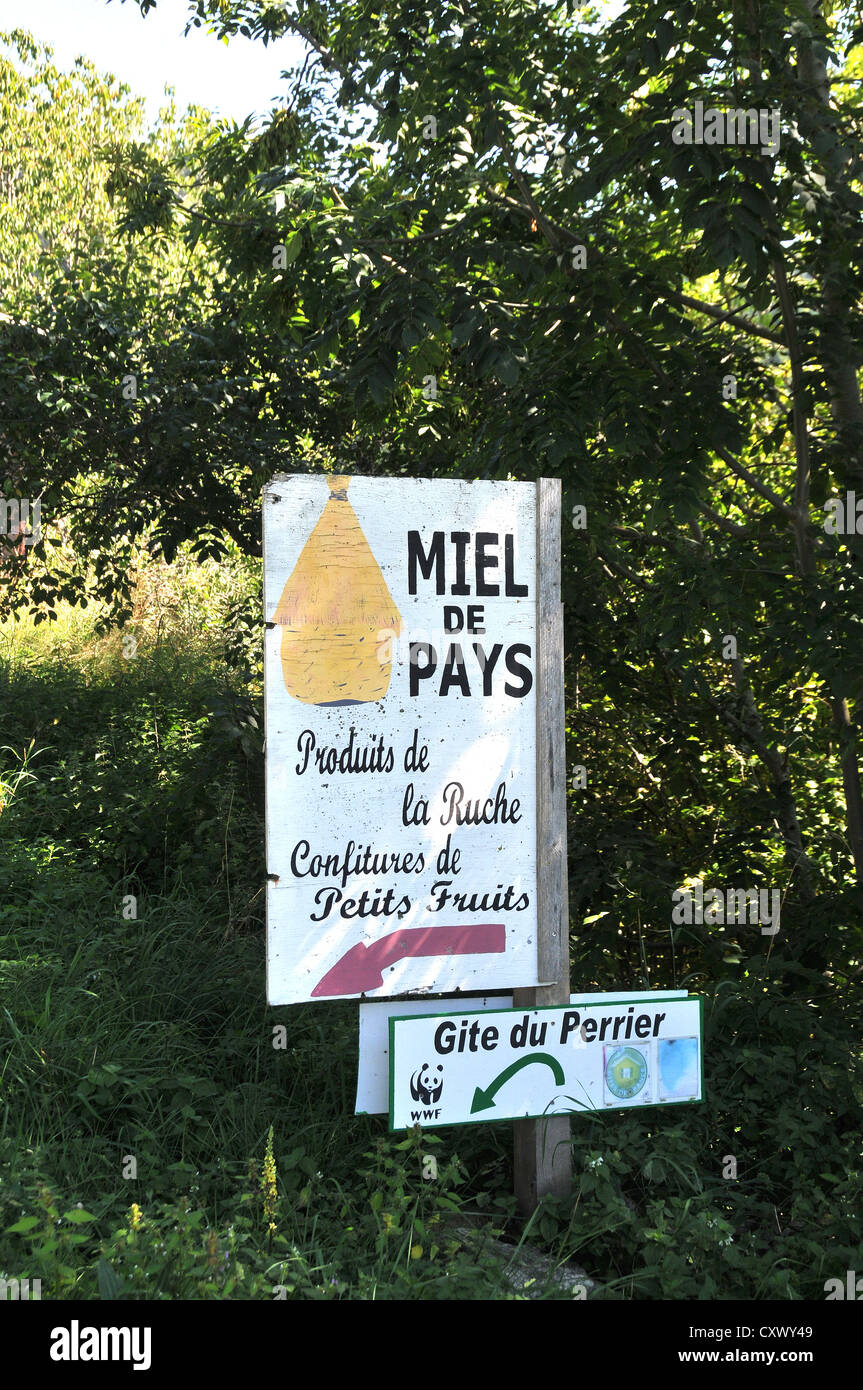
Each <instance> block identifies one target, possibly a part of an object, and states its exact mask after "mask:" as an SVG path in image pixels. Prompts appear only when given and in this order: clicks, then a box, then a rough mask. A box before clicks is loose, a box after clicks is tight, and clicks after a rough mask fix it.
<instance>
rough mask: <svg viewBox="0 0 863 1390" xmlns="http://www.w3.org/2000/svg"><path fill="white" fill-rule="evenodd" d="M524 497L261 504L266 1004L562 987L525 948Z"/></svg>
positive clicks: (386, 496)
mask: <svg viewBox="0 0 863 1390" xmlns="http://www.w3.org/2000/svg"><path fill="white" fill-rule="evenodd" d="M540 498H541V492H540V490H539V489H538V487H537V485H535V484H533V483H517V482H500V483H498V482H495V483H492V482H484V481H479V482H460V481H450V480H424V479H407V478H365V477H350V478H348V477H335V476H301V475H296V476H290V477H283V478H276V479H274V480H273V482H272V483H270V484H269V486H268V487H267V488H266V489H265V492H264V603H265V616H266V620H267V633H266V644H265V700H266V753H267V868H268V878H269V882H268V897H267V922H268V927H267V979H268V998H269V1002H270V1003H271V1004H291V1003H298V1002H301V1001H305V1000H312V999H336V998H349V997H358V996H364V997H372V998H373V997H389V996H393V995H406V994H407V995H410V994H423V993H425V994H428V993H431V992H434V993H436V994H453V993H456V992H458V991H461V990H468V989H469V990H478V989H480V990H492V989H498V990H499V989H500V988H519V989H525V988H528V989H529V988H533V987H535V986H537V985H540V984H548V985H552V984H554V983H555V982H556V981H558V979H559V972H558V968H557V967H558V956H559V950H558V955H557V956H555V954H554V952H552V953H551V955H549V953H548V951H546V952H545V956H543V951H542V948H541V946H540V947H539V949H538V872H537V865H538V852H537V851H538V817H537V801H538V782H537V767H536V764H537V759H536V748H537V703H536V701H537V681H538V676H539V672H538V669H537V662H538V643H537V621H538V620H537V614H538V587H539V586H538V550H539V545H538V536H541V534H542V532H541V528H540V527H539V526H538V508H539V507H540V505H541V504H540V501H539V499H540ZM557 499H558V501H557V505H558V509H559V485H557ZM557 518H558V529H559V510H558V513H557ZM557 572H559V558H558V560H557ZM557 606H558V607H559V594H558V598H557ZM558 655H559V651H558ZM541 722H542V721H541V719H540V726H541ZM559 735H560V739H561V740H562V737H563V725H562V677H561V696H560V731H559ZM562 805H563V803H562V800H561V807H562ZM541 820H542V817H541V816H540V821H541ZM560 839H561V837H560V833H559V832H558V834H557V853H556V854H553V855H552V856H551V869H552V873H554V872H555V868H556V870H557V872H558V874H559V872H560ZM548 871H549V870H548V856H546V862H544V865H543V871H542V872H543V873H545V874H546V875H547V874H548ZM556 906H557V910H558V913H559V912H560V902H559V894H558V900H557V902H556ZM556 941H557V945H558V947H559V944H560V930H559V929H558V934H557V937H556ZM565 987H566V991H567V992H566V994H565V995H564V998H566V997H568V984H566V986H565ZM542 1002H545V1001H542Z"/></svg>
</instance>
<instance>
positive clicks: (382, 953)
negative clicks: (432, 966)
mask: <svg viewBox="0 0 863 1390" xmlns="http://www.w3.org/2000/svg"><path fill="white" fill-rule="evenodd" d="M505 949H506V925H505V924H504V923H503V922H472V923H468V924H466V925H464V926H460V927H411V928H408V927H406V928H404V929H403V930H402V931H394V932H390V934H389V936H382V937H381V939H380V941H373V942H372V944H371V946H366V945H365V944H364V942H362V941H360V942H358V943H357V945H356V946H352V947H351V949H350V950H349V951H346V952H345V954H344V955H343V956H342V958H341V960H339V961H336V964H335V965H334V966H333V967H332V969H331V970H328V971H327V973H326V975H325V976H324V978H323V979H322V980H319V981H318V983H317V984H316V985H315V987H314V989H313V990H312V998H313V999H319V998H321V997H322V996H326V995H333V994H365V992H366V991H367V990H370V989H380V987H381V985H382V984H383V982H384V977H383V971H384V968H385V966H387V965H393V964H394V963H395V962H396V961H397V960H404V958H405V956H487V955H498V954H499V953H500V952H501V951H503V950H505Z"/></svg>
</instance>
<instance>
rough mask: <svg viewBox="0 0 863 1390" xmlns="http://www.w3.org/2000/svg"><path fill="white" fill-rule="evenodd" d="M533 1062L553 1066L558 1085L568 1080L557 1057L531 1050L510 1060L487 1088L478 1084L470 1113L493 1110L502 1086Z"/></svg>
mask: <svg viewBox="0 0 863 1390" xmlns="http://www.w3.org/2000/svg"><path fill="white" fill-rule="evenodd" d="M531 1062H544V1063H545V1065H546V1066H547V1067H551V1070H552V1072H553V1073H554V1079H555V1081H556V1082H557V1084H558V1086H562V1085H563V1084H564V1082H565V1081H566V1077H565V1076H564V1072H563V1067H562V1066H561V1065H560V1062H558V1060H557V1058H556V1057H551V1056H550V1055H549V1053H547V1052H531V1053H530V1055H529V1056H527V1057H519V1059H518V1061H517V1062H510V1064H509V1066H508V1067H504V1069H503V1071H502V1072H501V1073H500V1075H499V1076H496V1077H495V1078H494V1081H492V1083H491V1085H490V1086H487V1087H486V1088H485V1090H482V1088H481V1087H480V1086H477V1088H476V1090H475V1091H474V1093H473V1101H472V1102H471V1107H470V1113H471V1114H472V1115H475V1114H476V1112H477V1110H491V1108H492V1106H493V1105H494V1098H495V1096H496V1095H497V1093H498V1091H499V1090H500V1088H501V1086H505V1085H506V1083H507V1081H509V1078H510V1077H511V1076H515V1074H516V1072H517V1071H521V1069H522V1067H529V1066H530V1064H531Z"/></svg>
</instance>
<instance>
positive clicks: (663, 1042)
mask: <svg viewBox="0 0 863 1390" xmlns="http://www.w3.org/2000/svg"><path fill="white" fill-rule="evenodd" d="M698 1083H699V1069H698V1039H697V1038H662V1039H660V1043H659V1096H660V1099H661V1100H686V1099H689V1098H690V1097H695V1096H697V1095H698Z"/></svg>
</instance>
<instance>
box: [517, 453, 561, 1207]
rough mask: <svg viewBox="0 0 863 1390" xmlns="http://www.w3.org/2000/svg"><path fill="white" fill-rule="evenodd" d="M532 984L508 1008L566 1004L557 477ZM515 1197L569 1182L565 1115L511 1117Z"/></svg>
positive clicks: (541, 716) (542, 524)
mask: <svg viewBox="0 0 863 1390" xmlns="http://www.w3.org/2000/svg"><path fill="white" fill-rule="evenodd" d="M536 489H537V499H536V500H537V507H536V540H537V545H536V554H537V585H538V593H537V613H536V631H537V654H536V853H537V895H538V903H537V921H538V929H537V957H538V962H539V975H540V979H541V980H543V981H547V982H548V983H545V984H543V985H540V986H539V987H538V988H536V989H518V990H516V991H515V993H514V995H513V1004H514V1005H515V1007H516V1008H522V1007H524V1008H529V1007H535V1006H536V1005H537V1004H568V1003H569V991H570V984H569V900H568V883H567V863H566V736H565V730H566V713H565V708H564V698H563V605H562V603H561V599H560V510H561V483H560V479H559V478H540V479H539V480H538V482H537V485H536ZM514 1138H515V1165H514V1166H515V1195H516V1198H517V1200H518V1207H519V1211H520V1212H521V1214H522V1215H523V1216H529V1215H530V1213H531V1212H533V1211H534V1210H535V1209H536V1206H537V1203H538V1201H539V1199H540V1198H541V1197H544V1196H545V1195H546V1194H547V1193H552V1194H554V1195H555V1196H565V1195H566V1194H567V1193H568V1192H569V1191H570V1188H571V1185H572V1153H571V1150H570V1145H569V1139H570V1123H569V1116H568V1115H552V1116H550V1117H549V1118H548V1119H540V1120H516V1121H515V1135H514Z"/></svg>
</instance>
